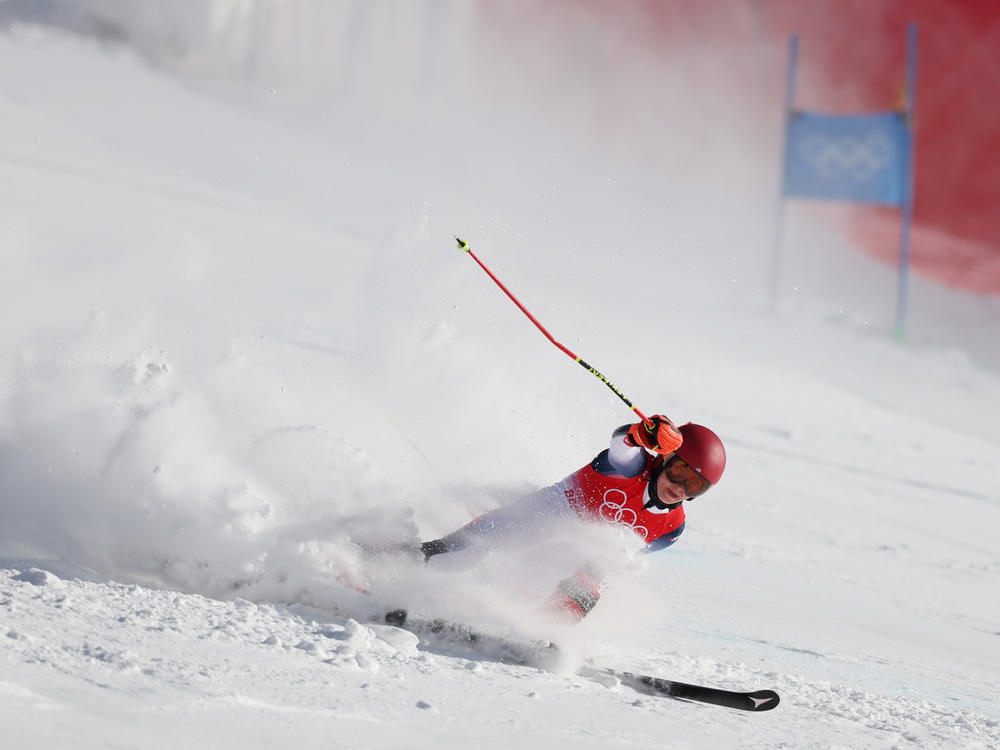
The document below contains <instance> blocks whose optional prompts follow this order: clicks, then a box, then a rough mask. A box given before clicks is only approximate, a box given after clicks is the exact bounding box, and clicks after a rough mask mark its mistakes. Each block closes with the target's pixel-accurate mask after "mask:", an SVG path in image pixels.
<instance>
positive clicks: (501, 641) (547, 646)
mask: <svg viewBox="0 0 1000 750" xmlns="http://www.w3.org/2000/svg"><path fill="white" fill-rule="evenodd" d="M378 620H379V621H381V622H384V623H385V624H386V625H393V626H395V627H398V628H404V629H406V630H409V631H410V632H411V633H414V634H415V635H417V636H418V637H420V638H421V640H424V641H425V642H426V641H428V640H431V641H434V642H437V643H439V644H440V643H442V642H447V643H448V644H449V646H451V647H452V648H454V647H455V646H459V647H461V648H463V649H464V650H466V651H467V652H468V653H470V654H471V655H474V656H478V657H480V658H491V659H495V660H496V661H499V662H502V663H505V664H518V665H520V666H525V667H534V668H536V669H542V670H545V671H555V670H556V669H557V668H558V666H559V662H560V658H561V655H562V654H561V651H560V650H559V647H558V646H556V645H555V644H554V643H549V642H548V641H536V642H529V641H520V640H516V639H513V638H505V637H503V636H497V635H492V634H489V633H483V632H481V631H479V630H476V629H475V628H473V627H470V626H468V625H464V624H462V623H457V622H452V621H450V620H445V619H441V618H435V619H430V620H426V619H423V618H418V617H413V616H412V615H410V614H409V613H408V612H407V611H406V610H405V609H396V610H392V611H390V612H386V613H385V614H384V615H382V616H381V617H379V618H378ZM576 674H578V675H580V676H581V677H586V678H588V679H592V680H597V681H598V682H605V681H606V680H607V678H608V677H609V676H610V677H613V678H615V679H617V680H618V681H619V682H620V683H621V684H622V685H625V686H627V687H629V688H631V689H633V690H635V691H637V692H639V693H643V694H644V695H658V696H665V697H669V698H675V699H677V700H685V701H696V702H698V703H709V704H712V705H714V706H723V707H725V708H734V709H737V710H740V711H754V712H757V711H770V710H771V709H773V708H775V707H777V705H778V703H779V702H780V700H781V698H780V697H779V696H778V694H777V693H776V692H775V691H773V690H754V691H748V692H740V691H733V690H723V689H721V688H714V687H707V686H704V685H691V684H689V683H686V682H677V681H675V680H667V679H663V678H662V677H650V676H648V675H641V674H633V673H632V672H624V671H621V670H617V669H610V668H603V667H596V666H593V665H585V666H583V667H580V668H578V669H577V670H576Z"/></svg>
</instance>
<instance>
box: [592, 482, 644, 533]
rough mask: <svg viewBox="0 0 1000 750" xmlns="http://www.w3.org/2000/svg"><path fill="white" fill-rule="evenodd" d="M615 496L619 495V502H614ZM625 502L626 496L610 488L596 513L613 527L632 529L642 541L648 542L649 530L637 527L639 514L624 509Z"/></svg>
mask: <svg viewBox="0 0 1000 750" xmlns="http://www.w3.org/2000/svg"><path fill="white" fill-rule="evenodd" d="M617 495H621V501H620V502H615V500H616V499H617V498H616V496H617ZM609 496H611V497H609ZM627 501H628V495H626V494H625V492H624V491H622V490H619V489H616V488H612V489H610V490H607V491H606V492H605V493H604V502H602V503H601V507H600V508H599V509H598V512H599V513H600V514H601V517H602V518H604V519H605V520H606V521H610V522H611V523H613V524H614V525H615V526H624V527H626V528H629V529H632V530H633V531H634V532H635V533H636V534H639V535H640V536H641V537H642V538H643V539H644V540H646V541H648V540H649V529H647V528H646V527H645V526H640V525H639V514H638V513H636V512H635V511H634V510H632V509H631V508H626V507H625V503H626V502H627Z"/></svg>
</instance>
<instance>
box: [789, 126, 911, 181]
mask: <svg viewBox="0 0 1000 750" xmlns="http://www.w3.org/2000/svg"><path fill="white" fill-rule="evenodd" d="M797 151H798V153H799V156H800V157H801V158H802V161H804V162H805V163H806V164H808V165H809V166H810V167H812V168H813V169H815V170H816V171H817V172H818V173H819V174H820V175H822V176H823V177H826V178H828V179H831V178H839V177H847V178H849V179H851V180H853V181H855V182H870V181H871V180H873V179H874V178H875V177H877V176H878V175H879V173H880V172H882V171H883V170H884V169H885V168H886V167H888V166H889V165H890V164H892V161H893V158H894V157H895V148H894V146H893V143H892V141H891V140H890V139H889V138H887V137H886V136H885V135H883V134H881V133H872V134H870V135H868V136H866V137H864V138H859V137H858V136H854V135H843V136H839V137H837V136H827V135H819V134H815V133H814V134H812V135H807V136H805V137H803V138H802V140H801V141H799V144H798V148H797Z"/></svg>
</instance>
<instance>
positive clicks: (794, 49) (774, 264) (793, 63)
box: [768, 34, 799, 308]
mask: <svg viewBox="0 0 1000 750" xmlns="http://www.w3.org/2000/svg"><path fill="white" fill-rule="evenodd" d="M798 63H799V35H798V34H792V35H791V36H790V37H788V69H787V70H786V71H785V110H784V120H783V122H784V128H783V136H782V139H781V181H780V185H779V187H778V207H777V209H776V211H775V216H774V247H773V248H772V249H771V283H770V294H769V295H768V297H769V299H770V301H771V307H772V308H773V307H775V306H776V305H777V304H778V276H779V270H780V265H781V245H782V243H783V241H784V234H785V175H786V173H787V171H788V119H789V118H790V117H791V116H792V108H793V107H794V106H795V70H796V67H797V66H798Z"/></svg>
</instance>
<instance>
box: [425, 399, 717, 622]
mask: <svg viewBox="0 0 1000 750" xmlns="http://www.w3.org/2000/svg"><path fill="white" fill-rule="evenodd" d="M725 466H726V451H725V448H724V447H723V445H722V441H721V440H720V439H719V437H718V435H716V434H715V433H714V432H712V431H711V430H710V429H708V428H707V427H703V426H701V425H698V424H693V423H688V424H684V425H681V426H680V427H679V428H678V427H676V426H675V425H674V423H673V422H671V421H670V420H669V419H667V418H666V417H664V416H662V415H659V414H658V415H655V416H653V417H651V418H650V420H649V424H646V423H645V422H639V423H637V424H633V425H622V426H621V427H619V428H618V429H616V430H615V431H614V432H613V433H612V436H611V445H610V447H609V448H608V449H607V450H604V451H601V453H599V454H598V455H597V457H596V458H594V460H593V461H591V462H590V463H589V464H587V465H586V466H584V467H583V468H581V469H580V470H579V471H576V472H574V473H572V474H570V475H569V476H568V477H566V478H565V479H563V480H562V481H560V482H557V483H556V484H553V485H550V486H549V487H545V488H543V489H541V490H539V491H537V492H535V493H532V494H530V495H528V496H527V497H524V498H521V499H520V500H518V501H516V502H514V503H513V504H511V505H508V506H505V507H502V508H498V509H496V510H493V511H490V512H488V513H485V514H484V515H482V516H479V517H478V518H476V519H475V520H473V521H472V522H471V523H469V524H467V525H466V526H463V527H462V528H460V529H458V530H457V531H455V532H453V533H451V534H449V535H447V536H445V537H442V538H440V539H435V540H433V541H429V542H424V543H423V544H422V545H421V547H420V549H421V552H422V553H423V555H424V559H425V561H426V562H428V563H431V562H432V560H433V559H434V558H436V556H438V555H445V554H447V553H455V552H458V551H460V550H466V549H468V550H470V551H474V550H478V551H480V552H482V551H488V550H490V549H496V548H499V547H501V546H503V545H505V544H511V543H517V544H525V543H530V542H542V541H544V539H545V537H546V534H547V533H548V532H549V531H551V529H552V528H553V527H554V526H555V525H556V524H557V523H559V522H560V521H562V520H564V519H567V518H570V519H572V518H576V519H579V520H581V521H585V522H603V523H609V524H614V525H617V526H626V527H629V528H631V529H632V531H634V532H635V533H636V534H638V535H639V536H640V537H641V538H642V539H643V541H645V542H646V545H647V547H646V551H647V552H653V551H656V550H659V549H663V548H665V547H669V546H670V545H671V544H673V543H674V542H676V541H677V539H678V537H680V535H681V533H682V532H683V531H684V508H683V503H684V501H685V500H692V499H694V498H696V497H698V496H700V495H702V494H704V493H705V492H706V491H707V490H708V489H709V488H710V487H712V486H713V485H714V484H716V483H717V482H718V481H719V479H720V477H721V476H722V472H723V470H724V469H725ZM434 561H435V562H437V560H434ZM603 589H604V582H603V580H602V575H601V572H600V571H599V570H597V569H596V567H595V566H593V565H586V566H584V567H582V568H580V569H579V570H577V571H576V573H574V574H573V575H572V576H570V577H569V578H566V579H565V580H562V581H560V582H559V585H558V587H557V589H556V591H555V592H553V594H552V596H551V597H550V598H549V600H548V601H547V602H546V604H545V606H544V607H543V609H544V611H546V612H547V613H549V614H552V615H554V616H556V617H557V618H559V619H562V620H566V621H570V622H577V621H579V620H582V619H583V618H584V617H585V616H586V615H587V613H589V612H590V611H591V610H592V609H593V608H594V606H595V605H596V604H597V601H598V599H599V598H600V596H601V592H602V591H603Z"/></svg>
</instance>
